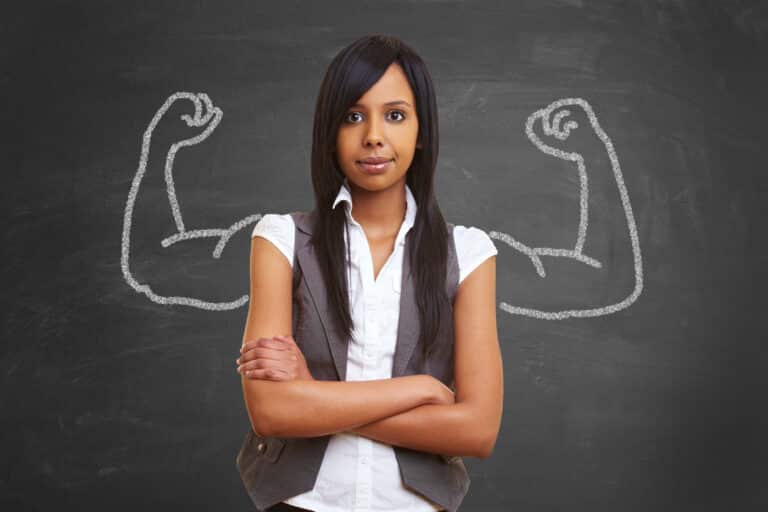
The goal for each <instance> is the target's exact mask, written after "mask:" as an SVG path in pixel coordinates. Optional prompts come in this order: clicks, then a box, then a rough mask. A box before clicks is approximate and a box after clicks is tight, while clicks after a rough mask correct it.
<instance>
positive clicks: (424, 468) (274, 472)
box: [236, 211, 470, 512]
mask: <svg viewBox="0 0 768 512" xmlns="http://www.w3.org/2000/svg"><path fill="white" fill-rule="evenodd" d="M313 214H314V211H313V212H309V213H303V212H292V213H291V216H292V217H293V220H294V222H295V224H296V239H295V248H294V259H293V270H294V277H296V271H297V269H298V268H299V267H300V268H301V273H302V277H301V281H300V282H298V283H295V284H297V285H298V287H296V286H294V290H295V291H294V295H293V301H294V303H293V311H294V315H293V338H294V339H295V340H296V344H297V345H298V346H299V348H300V349H301V352H302V354H304V357H305V359H306V361H307V367H308V368H309V371H310V372H311V373H312V376H313V377H314V378H315V379H316V380H335V381H345V380H346V373H347V371H346V370H347V344H346V342H345V340H344V339H343V338H342V336H341V335H339V334H338V333H337V332H336V329H334V327H333V323H332V320H331V317H330V315H329V312H328V304H327V302H326V290H325V285H324V283H323V276H322V274H321V273H320V268H319V263H318V261H317V259H316V257H315V254H314V248H313V247H312V246H311V244H309V240H310V237H311V234H312V215H313ZM447 226H448V234H449V238H448V272H447V282H446V289H447V291H448V297H449V299H450V305H448V306H446V308H445V310H444V311H442V312H441V313H442V314H441V317H442V318H443V320H442V323H441V325H440V329H439V331H438V336H437V340H436V345H435V346H434V348H433V350H432V353H431V354H430V356H429V360H427V361H425V360H424V357H423V355H422V351H421V348H422V347H418V348H419V350H415V349H416V344H417V340H418V335H419V317H418V309H417V305H416V297H415V294H414V284H415V283H414V281H413V279H412V276H411V273H410V262H409V261H408V257H407V255H408V246H409V243H410V241H411V238H412V237H411V236H410V235H411V233H412V232H413V231H409V232H408V234H407V235H406V239H405V240H406V241H405V253H404V256H403V277H402V284H401V296H400V319H399V323H398V328H397V342H396V343H397V344H396V347H395V355H394V363H393V368H392V377H400V376H404V375H415V374H429V375H432V376H433V377H435V378H437V379H439V380H440V381H442V382H443V383H444V384H445V385H446V386H448V387H450V388H451V389H453V384H454V382H453V301H454V297H455V295H456V289H457V288H458V283H459V267H458V262H457V260H456V250H455V246H454V241H453V225H452V224H450V223H447ZM297 312H300V314H297ZM329 439H330V435H326V436H320V437H283V438H280V437H267V436H259V435H257V434H256V433H255V432H254V431H253V429H250V428H249V429H248V432H247V433H246V435H245V439H244V440H243V443H242V446H241V447H240V452H239V453H238V454H237V458H236V463H237V467H238V469H239V471H240V477H241V478H242V481H243V484H244V485H245V488H246V490H247V491H248V494H249V495H250V497H251V500H252V501H253V503H254V504H255V505H256V507H257V509H258V510H260V511H261V510H264V509H266V508H268V507H270V506H272V505H274V504H276V503H278V502H280V501H283V500H286V499H288V498H290V497H292V496H296V495H297V494H302V493H304V492H307V491H309V490H311V489H312V488H314V485H315V480H316V479H317V474H318V471H319V470H320V464H321V462H322V461H323V456H324V454H325V448H326V446H327V444H328V441H329ZM393 449H394V451H395V455H396V458H397V462H398V464H399V466H400V473H401V476H402V479H403V483H404V484H405V485H406V486H407V487H409V488H411V489H413V490H415V491H416V492H418V493H421V494H423V495H424V496H426V497H427V498H429V499H430V500H432V501H434V502H436V503H438V504H439V505H441V506H442V507H444V508H445V509H446V510H448V511H450V512H455V511H456V510H457V509H458V508H459V505H460V504H461V502H462V500H463V499H464V496H465V495H466V494H467V491H468V490H469V484H470V479H469V475H468V474H467V470H466V468H465V466H464V462H463V460H462V459H461V457H457V456H451V457H447V456H443V455H439V454H434V453H429V452H422V451H417V450H411V449H409V448H404V447H400V446H393Z"/></svg>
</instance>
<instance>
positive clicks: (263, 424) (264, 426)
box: [248, 412, 275, 437]
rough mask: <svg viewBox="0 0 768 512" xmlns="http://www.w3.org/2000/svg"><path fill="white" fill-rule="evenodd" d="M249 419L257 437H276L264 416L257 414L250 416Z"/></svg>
mask: <svg viewBox="0 0 768 512" xmlns="http://www.w3.org/2000/svg"><path fill="white" fill-rule="evenodd" d="M248 417H249V418H250V420H251V427H252V428H253V431H254V432H255V433H256V435H258V436H259V437H272V436H274V435H275V434H274V433H273V431H272V428H271V427H270V424H269V421H267V418H266V417H265V416H264V414H262V413H260V412H257V413H256V414H249V415H248Z"/></svg>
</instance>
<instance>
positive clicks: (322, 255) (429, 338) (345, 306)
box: [311, 34, 448, 360]
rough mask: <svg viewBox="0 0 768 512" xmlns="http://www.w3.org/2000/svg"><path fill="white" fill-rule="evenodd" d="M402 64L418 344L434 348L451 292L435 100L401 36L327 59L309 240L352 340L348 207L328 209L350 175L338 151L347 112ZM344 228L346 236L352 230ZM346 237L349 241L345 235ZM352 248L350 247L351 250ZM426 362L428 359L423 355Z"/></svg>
mask: <svg viewBox="0 0 768 512" xmlns="http://www.w3.org/2000/svg"><path fill="white" fill-rule="evenodd" d="M393 62H397V63H398V64H399V65H400V66H401V67H402V69H403V71H404V72H405V76H406V77H407V78H408V82H409V84H410V87H411V89H412V91H413V95H414V98H415V100H416V113H417V116H418V121H419V131H418V138H417V143H420V147H417V148H416V152H415V154H414V157H413V162H412V163H411V166H410V167H409V169H408V171H407V174H406V183H407V184H408V186H409V187H410V189H411V192H412V193H413V196H414V199H415V200H416V204H417V206H418V210H417V214H416V219H415V222H414V226H413V227H412V228H411V230H410V231H409V232H408V234H407V236H409V237H411V240H410V242H409V243H408V244H407V245H408V247H409V251H408V254H406V255H405V257H407V258H410V265H411V269H412V274H413V276H414V278H415V279H416V282H415V289H416V303H417V305H418V309H419V319H420V323H421V331H420V334H419V340H418V342H417V343H418V345H419V346H421V347H422V350H423V351H424V353H425V354H428V353H429V349H430V348H431V347H432V343H433V341H434V339H435V336H436V335H437V332H438V327H439V325H440V320H441V319H440V317H439V315H440V305H441V304H443V302H444V301H447V300H448V297H447V293H446V286H445V281H446V260H447V253H448V248H447V240H448V230H447V226H446V223H445V219H444V218H443V214H442V213H441V211H440V208H439V206H438V204H437V200H436V199H435V189H434V176H435V167H436V164H437V154H438V146H439V144H438V142H439V134H438V123H437V101H436V98H435V91H434V87H433V85H432V79H431V77H430V75H429V72H428V70H427V67H426V65H425V64H424V62H423V61H422V59H421V58H420V57H419V56H418V55H417V54H416V52H415V51H414V50H413V49H411V48H410V47H409V46H407V45H406V44H405V43H404V42H403V41H401V40H400V39H398V38H396V37H392V36H386V35H382V34H372V35H368V36H365V37H362V38H360V39H358V40H356V41H354V42H353V43H351V44H350V45H349V46H347V47H345V48H343V49H342V50H341V51H340V52H339V53H338V54H337V55H336V56H335V57H334V59H333V61H332V62H331V63H330V65H329V67H328V69H327V71H326V74H325V77H324V79H323V82H322V84H321V86H320V92H319V94H318V97H317V102H316V105H315V118H314V127H313V131H312V186H313V188H314V193H315V213H316V214H315V215H314V225H313V235H312V239H311V243H312V244H313V245H314V248H315V253H316V255H317V258H318V261H319V263H320V270H321V272H322V275H323V279H324V281H325V283H326V289H327V293H328V297H327V300H328V308H329V313H330V314H331V315H332V316H333V318H332V321H333V322H334V324H335V326H336V328H337V330H338V332H339V333H340V334H341V335H343V336H344V337H345V339H347V340H349V339H351V338H352V336H353V334H352V331H353V321H352V317H351V315H350V311H349V291H348V288H347V278H346V275H345V273H344V272H345V269H346V268H347V265H346V262H347V260H348V258H349V254H348V252H347V253H346V254H345V249H344V247H345V243H344V230H345V229H346V230H348V229H349V227H348V226H347V219H346V213H345V210H344V208H335V209H331V206H332V205H333V201H334V199H335V198H336V195H337V194H338V192H339V188H340V187H341V185H342V183H343V181H344V179H345V175H344V173H343V172H342V171H341V169H340V168H339V165H338V161H337V160H336V156H335V153H334V152H335V146H336V137H337V133H338V130H339V126H340V124H341V122H342V120H343V118H344V114H345V113H346V111H347V109H348V108H349V107H350V106H351V105H353V104H354V103H355V102H356V101H357V100H358V99H359V98H360V97H361V96H363V94H365V92H366V91H367V90H368V89H369V88H370V87H371V86H372V85H373V84H375V83H376V82H377V81H378V80H379V78H381V76H382V75H383V74H384V72H385V71H386V70H387V68H388V67H389V65H390V64H392V63H393ZM348 233H349V232H348V231H347V237H348V236H349V235H348ZM347 239H349V238H347ZM347 249H348V247H347ZM425 360H426V359H425Z"/></svg>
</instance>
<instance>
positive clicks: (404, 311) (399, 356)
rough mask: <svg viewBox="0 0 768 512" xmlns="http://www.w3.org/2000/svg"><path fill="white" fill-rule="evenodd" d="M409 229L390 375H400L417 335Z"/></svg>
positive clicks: (411, 352)
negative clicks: (409, 253)
mask: <svg viewBox="0 0 768 512" xmlns="http://www.w3.org/2000/svg"><path fill="white" fill-rule="evenodd" d="M411 233H412V231H409V232H408V233H406V235H405V245H404V246H403V275H402V279H401V282H400V318H399V320H398V324H397V341H396V342H395V343H396V345H395V356H394V359H393V361H392V377H401V376H402V375H403V373H404V372H405V368H406V365H407V364H408V361H409V360H410V359H411V356H412V355H413V349H414V348H415V347H416V342H417V341H418V340H417V338H418V336H419V315H418V310H417V306H416V288H415V285H414V282H413V279H412V276H411V262H410V261H409V258H408V250H409V249H408V248H409V246H410V241H411V236H410V235H411Z"/></svg>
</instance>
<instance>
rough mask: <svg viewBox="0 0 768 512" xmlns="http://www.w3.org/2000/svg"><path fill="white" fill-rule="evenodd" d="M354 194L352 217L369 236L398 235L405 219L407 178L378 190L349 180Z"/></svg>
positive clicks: (350, 188)
mask: <svg viewBox="0 0 768 512" xmlns="http://www.w3.org/2000/svg"><path fill="white" fill-rule="evenodd" d="M348 186H349V190H350V192H351V195H352V205H353V206H352V217H353V218H354V219H355V220H356V221H357V222H358V223H359V224H360V225H361V226H362V227H363V229H364V230H365V233H366V235H367V236H369V237H374V238H381V237H388V236H396V235H397V232H398V231H399V230H400V226H401V225H402V223H403V221H404V220H405V212H406V205H407V203H406V199H405V178H403V179H402V180H400V181H398V182H396V183H394V184H393V185H392V186H390V187H388V188H386V189H384V190H377V191H370V190H365V189H362V188H359V187H357V186H356V185H354V184H353V183H352V182H348Z"/></svg>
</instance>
